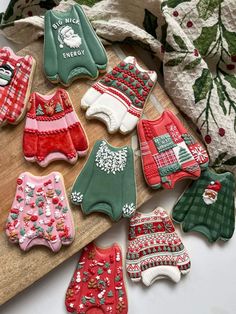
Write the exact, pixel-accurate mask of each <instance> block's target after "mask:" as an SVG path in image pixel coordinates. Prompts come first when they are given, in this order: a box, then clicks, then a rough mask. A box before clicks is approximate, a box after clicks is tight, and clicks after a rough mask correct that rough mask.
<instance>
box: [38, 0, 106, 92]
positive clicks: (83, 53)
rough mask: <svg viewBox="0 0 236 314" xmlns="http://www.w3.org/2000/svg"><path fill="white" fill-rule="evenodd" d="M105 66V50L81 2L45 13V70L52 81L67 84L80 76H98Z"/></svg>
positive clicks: (94, 77) (93, 77)
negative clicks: (67, 7) (62, 9)
mask: <svg viewBox="0 0 236 314" xmlns="http://www.w3.org/2000/svg"><path fill="white" fill-rule="evenodd" d="M106 67H107V56H106V52H105V49H104V47H103V45H102V44H101V42H100V40H99V38H98V37H97V35H96V33H95V31H94V30H93V28H92V26H91V24H90V22H89V21H88V19H87V17H86V15H85V14H84V12H83V9H82V7H81V6H80V5H78V4H75V5H71V7H70V6H69V9H68V10H67V11H63V12H62V11H59V10H58V9H57V8H55V9H53V10H50V11H48V12H47V13H46V15H45V36H44V71H45V74H46V76H47V78H48V79H49V80H50V81H51V82H52V83H58V82H61V83H62V84H63V85H66V86H68V85H70V84H71V83H72V81H74V80H75V79H77V78H81V77H88V78H91V79H96V78H97V77H98V75H99V72H104V71H105V70H106Z"/></svg>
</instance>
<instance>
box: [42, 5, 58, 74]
mask: <svg viewBox="0 0 236 314" xmlns="http://www.w3.org/2000/svg"><path fill="white" fill-rule="evenodd" d="M50 14H51V13H50V11H48V12H47V13H46V14H45V18H44V29H45V37H44V71H45V73H46V75H47V76H48V77H49V78H52V79H55V76H56V75H57V74H58V60H57V50H56V45H55V40H54V36H53V32H52V25H51V16H50Z"/></svg>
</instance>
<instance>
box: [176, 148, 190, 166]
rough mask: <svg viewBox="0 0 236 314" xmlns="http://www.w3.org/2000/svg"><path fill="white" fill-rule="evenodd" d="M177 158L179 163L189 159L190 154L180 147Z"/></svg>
mask: <svg viewBox="0 0 236 314" xmlns="http://www.w3.org/2000/svg"><path fill="white" fill-rule="evenodd" d="M178 159H179V162H180V163H184V162H185V161H188V160H191V159H192V156H191V154H190V153H189V152H188V151H187V150H186V149H185V148H183V147H180V150H179V155H178Z"/></svg>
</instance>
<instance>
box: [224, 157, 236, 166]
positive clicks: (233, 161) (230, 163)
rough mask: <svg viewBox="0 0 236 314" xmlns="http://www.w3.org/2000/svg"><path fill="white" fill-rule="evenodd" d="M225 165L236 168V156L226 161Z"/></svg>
mask: <svg viewBox="0 0 236 314" xmlns="http://www.w3.org/2000/svg"><path fill="white" fill-rule="evenodd" d="M223 165H227V166H235V165H236V156H234V157H231V158H229V159H227V160H226V161H224V162H223Z"/></svg>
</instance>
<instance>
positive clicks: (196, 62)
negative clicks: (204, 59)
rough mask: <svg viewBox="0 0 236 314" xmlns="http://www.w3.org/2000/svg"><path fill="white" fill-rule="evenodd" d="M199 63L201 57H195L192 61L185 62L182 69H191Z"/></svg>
mask: <svg viewBox="0 0 236 314" xmlns="http://www.w3.org/2000/svg"><path fill="white" fill-rule="evenodd" d="M200 63H201V58H197V59H195V60H193V61H192V62H190V63H189V64H186V66H185V67H184V70H192V69H194V68H195V67H196V66H197V65H198V64H200Z"/></svg>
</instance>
